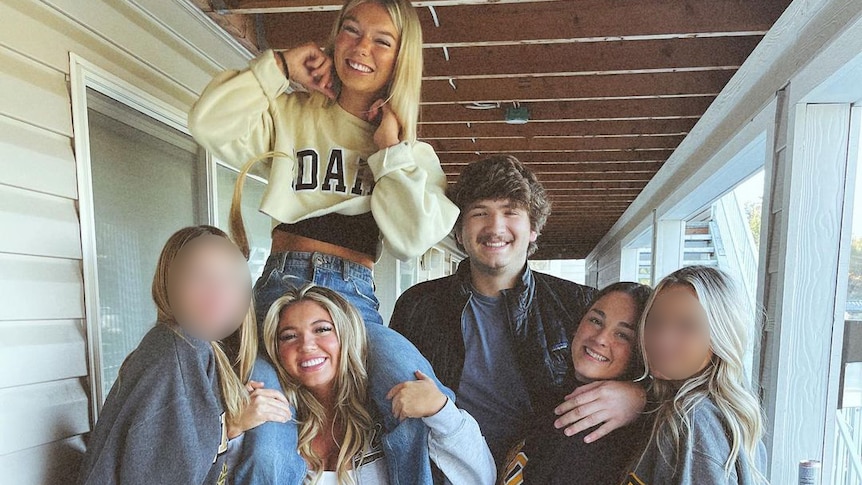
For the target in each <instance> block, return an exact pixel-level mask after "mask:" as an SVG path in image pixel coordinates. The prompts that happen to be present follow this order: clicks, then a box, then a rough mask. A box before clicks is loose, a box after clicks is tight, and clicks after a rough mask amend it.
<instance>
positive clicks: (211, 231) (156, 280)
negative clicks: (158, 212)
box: [152, 225, 257, 422]
mask: <svg viewBox="0 0 862 485" xmlns="http://www.w3.org/2000/svg"><path fill="white" fill-rule="evenodd" d="M207 235H211V236H219V237H223V238H225V239H227V240H230V238H229V237H228V235H227V234H226V233H225V232H224V231H222V230H221V229H219V228H217V227H213V226H207V225H201V226H190V227H185V228H183V229H180V230H179V231H177V232H175V233H174V234H173V235H172V236H171V237H170V238H168V241H167V242H166V243H165V246H164V248H162V252H161V254H160V255H159V261H158V263H157V264H156V272H155V275H153V285H152V295H153V303H155V305H156V319H157V321H158V324H161V325H167V326H168V327H169V328H170V329H171V330H173V331H175V332H179V331H178V327H179V323H178V322H177V321H176V318H175V317H174V315H173V312H172V311H171V306H170V303H169V301H168V277H169V273H170V269H171V265H172V264H173V262H174V260H176V258H177V255H178V254H179V252H180V250H182V249H183V248H184V247H185V246H186V245H187V244H189V243H190V242H191V241H193V240H195V239H197V238H198V237H201V236H207ZM235 335H236V336H238V337H239V338H238V340H239V342H238V343H237V345H236V348H233V349H230V350H231V354H233V355H235V359H234V361H233V362H231V360H230V358H228V356H227V353H226V352H225V349H224V347H223V346H222V343H221V342H210V345H211V346H212V349H213V354H214V355H215V361H216V370H217V371H218V376H219V386H220V388H221V393H222V399H223V400H224V405H225V408H226V410H225V411H226V413H227V418H228V421H229V422H235V420H236V419H238V418H239V416H240V414H242V411H243V409H245V407H246V406H247V405H248V403H249V395H248V391H247V390H246V388H245V384H244V383H245V382H247V381H248V379H249V377H251V370H252V366H253V365H254V360H255V358H256V357H257V323H256V321H255V314H254V305H253V304H250V305H249V309H248V311H247V312H246V315H245V317H244V318H243V321H242V324H241V325H240V327H239V329H238V330H237V333H236V334H235ZM228 338H230V337H228Z"/></svg>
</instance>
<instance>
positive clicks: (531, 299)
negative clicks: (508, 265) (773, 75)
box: [390, 260, 595, 412]
mask: <svg viewBox="0 0 862 485" xmlns="http://www.w3.org/2000/svg"><path fill="white" fill-rule="evenodd" d="M472 291H473V290H472V285H471V283H470V261H469V260H464V261H463V262H462V263H461V264H460V265H459V266H458V271H457V273H456V274H454V275H452V276H448V277H445V278H440V279H437V280H432V281H427V282H424V283H420V284H418V285H415V286H413V287H412V288H410V289H408V290H407V291H406V292H404V294H403V295H401V297H400V298H399V299H398V302H397V303H396V304H395V310H394V312H393V314H392V319H391V321H390V327H391V328H393V329H395V330H397V331H398V332H400V333H401V334H403V335H404V336H405V337H407V339H408V340H410V341H411V342H413V344H414V345H415V346H416V347H417V348H418V349H419V351H420V352H422V355H424V356H425V358H427V359H428V361H429V362H430V363H431V366H432V367H433V368H434V372H435V373H436V374H437V377H438V378H439V379H440V382H441V383H443V384H444V385H445V386H447V387H449V388H450V389H453V390H454V391H455V392H456V394H457V389H458V385H459V383H460V381H461V371H462V369H463V367H464V352H465V350H464V338H463V334H462V331H461V316H462V314H463V312H464V309H465V307H466V305H467V302H468V301H469V299H470V297H471V296H472ZM594 294H595V289H594V288H590V287H588V286H583V285H579V284H577V283H573V282H571V281H566V280H563V279H560V278H556V277H554V276H550V275H546V274H543V273H537V272H534V271H531V270H530V268H529V265H527V266H526V269H525V271H524V274H523V276H522V277H521V279H520V280H519V282H518V284H517V285H516V286H515V287H514V288H512V289H509V290H504V291H503V297H504V298H505V301H506V307H507V309H508V315H509V322H508V323H509V327H510V329H511V331H512V339H513V343H514V346H513V347H514V348H515V352H516V356H515V358H516V359H517V362H518V367H519V369H520V370H521V374H522V376H523V378H524V383H525V384H526V386H527V390H528V392H529V394H530V401H531V404H532V406H533V410H534V411H536V412H543V411H544V410H546V409H547V408H548V407H549V406H556V404H558V403H557V402H556V398H557V396H559V395H560V392H561V391H562V390H563V389H562V388H563V386H564V384H565V382H566V373H567V372H568V368H569V367H571V358H572V357H571V353H570V352H569V337H570V336H571V335H572V333H574V330H575V328H576V327H577V325H578V323H579V322H580V320H581V317H582V316H583V314H584V313H586V311H587V310H588V309H589V304H590V301H591V300H592V298H593V296H594ZM569 391H571V389H570V390H569ZM564 394H565V393H564Z"/></svg>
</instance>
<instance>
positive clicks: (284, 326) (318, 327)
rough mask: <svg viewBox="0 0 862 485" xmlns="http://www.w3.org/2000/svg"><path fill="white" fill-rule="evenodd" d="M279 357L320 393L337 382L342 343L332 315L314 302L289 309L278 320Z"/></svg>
mask: <svg viewBox="0 0 862 485" xmlns="http://www.w3.org/2000/svg"><path fill="white" fill-rule="evenodd" d="M276 335H277V338H278V358H279V361H281V365H282V366H283V367H284V369H285V370H286V371H287V373H288V375H290V376H291V377H292V378H294V379H296V380H297V381H298V382H299V383H300V385H302V386H304V387H306V388H308V389H310V390H311V392H312V393H314V394H315V395H317V396H320V395H327V394H328V393H329V392H330V391H331V390H332V387H333V385H334V384H335V376H336V369H338V363H339V355H340V352H341V342H340V341H339V340H338V335H337V334H336V333H335V325H334V324H333V323H332V317H331V316H330V315H329V312H328V311H326V309H325V308H323V307H322V306H320V305H319V304H317V303H316V302H313V301H308V300H305V301H300V302H299V303H294V304H293V305H291V306H289V307H287V308H285V309H284V310H283V311H282V312H281V318H280V320H279V322H278V331H277V334H276Z"/></svg>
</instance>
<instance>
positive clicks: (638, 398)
mask: <svg viewBox="0 0 862 485" xmlns="http://www.w3.org/2000/svg"><path fill="white" fill-rule="evenodd" d="M644 406H646V392H645V391H644V389H643V388H642V387H641V386H640V385H639V384H637V383H635V382H623V381H596V382H593V383H591V384H587V385H584V386H580V387H578V388H577V389H575V391H574V392H572V393H571V394H569V395H568V396H566V400H565V401H563V403H562V404H560V405H559V406H557V408H556V409H555V410H554V412H555V413H556V414H557V416H559V418H558V419H557V420H556V421H555V422H554V426H555V427H556V428H557V429H560V428H566V430H565V433H566V435H568V436H573V435H576V434H578V433H580V432H582V431H584V430H587V429H589V428H592V427H593V426H597V425H601V426H599V428H598V429H596V430H595V431H593V432H592V433H590V434H588V435H587V436H586V437H585V438H584V441H585V442H587V443H592V442H593V441H596V440H598V439H599V438H602V437H603V436H605V435H607V434H608V433H610V432H611V431H613V430H615V429H617V428H621V427H623V426H625V425H627V424H629V423H631V422H633V421H634V420H635V419H637V418H638V416H640V414H641V412H642V411H643V409H644Z"/></svg>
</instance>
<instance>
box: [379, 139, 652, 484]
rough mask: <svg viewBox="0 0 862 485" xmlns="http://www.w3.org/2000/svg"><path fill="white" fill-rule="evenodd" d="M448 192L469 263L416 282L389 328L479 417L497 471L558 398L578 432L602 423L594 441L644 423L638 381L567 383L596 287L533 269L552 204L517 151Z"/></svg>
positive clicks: (485, 164)
mask: <svg viewBox="0 0 862 485" xmlns="http://www.w3.org/2000/svg"><path fill="white" fill-rule="evenodd" d="M447 195H448V196H449V198H450V199H451V200H452V201H453V202H454V203H455V205H457V206H458V208H459V209H460V210H461V214H460V217H459V218H458V221H457V222H456V223H455V229H454V230H455V238H456V240H457V241H458V244H459V246H460V247H462V248H463V249H464V251H465V252H466V253H467V256H468V259H467V260H465V261H463V262H462V263H461V264H460V265H459V267H458V272H457V273H456V274H455V275H452V276H449V277H446V278H441V279H438V280H433V281H428V282H425V283H421V284H419V285H416V286H414V287H412V288H410V289H409V290H407V291H406V292H405V293H404V294H403V295H402V296H401V297H400V298H399V299H398V302H397V303H396V305H395V310H394V313H393V315H392V320H391V322H390V326H391V327H392V328H394V329H395V330H397V331H399V332H401V333H402V334H403V335H404V336H406V337H407V338H408V339H409V340H410V341H412V342H413V343H414V344H415V345H416V347H418V348H419V351H420V352H422V354H423V355H425V357H426V358H427V359H428V360H429V361H430V362H431V365H432V366H433V368H434V370H435V372H436V373H437V376H438V378H439V379H440V381H441V382H442V383H443V384H444V385H446V386H447V387H449V388H450V389H452V390H454V391H455V393H456V397H457V400H458V406H459V407H461V408H462V409H464V410H466V411H468V412H469V413H470V414H471V415H473V417H474V418H475V419H476V421H477V422H478V423H479V426H480V428H481V429H482V434H483V435H484V436H485V438H486V440H487V441H488V446H489V447H490V448H491V452H492V454H493V455H494V460H495V462H496V464H497V469H498V470H503V469H504V468H505V466H506V463H504V460H505V457H506V454H507V452H508V450H509V448H511V447H512V446H513V445H514V444H516V443H517V442H518V441H519V440H520V439H522V438H523V437H524V435H525V431H526V430H525V427H526V426H527V425H528V423H529V422H530V420H531V418H532V416H533V414H534V413H541V412H543V411H545V412H548V410H549V409H551V408H553V407H554V406H556V407H557V409H556V411H555V412H556V413H557V414H558V415H560V418H559V419H558V420H557V422H556V423H555V425H556V426H557V427H558V428H562V427H567V429H566V431H565V432H566V434H567V435H569V436H571V435H573V434H576V433H579V432H581V431H583V430H586V429H589V428H591V427H593V426H596V425H599V424H601V426H599V427H598V428H597V429H596V430H595V431H593V432H592V433H590V434H589V435H588V436H587V437H586V441H588V442H591V441H595V440H596V439H599V438H601V437H602V436H604V435H606V434H607V433H609V432H610V431H612V430H614V429H616V428H619V427H620V426H623V425H625V424H627V423H629V422H631V421H633V420H634V419H635V418H636V417H637V416H638V414H639V413H640V411H641V410H642V409H643V407H644V403H645V394H644V391H643V389H642V388H641V387H640V386H639V385H637V384H634V383H624V382H618V381H604V382H602V383H596V384H590V385H587V386H581V387H580V388H578V389H577V390H576V391H575V392H571V391H572V389H571V388H569V389H566V386H571V384H567V383H566V380H565V377H566V373H567V370H568V368H569V367H570V366H571V362H570V359H571V356H570V352H569V343H568V338H569V336H571V335H572V334H573V332H574V330H575V327H576V326H577V324H578V322H579V321H580V319H581V317H582V315H583V314H584V313H585V312H586V310H587V309H588V308H589V304H590V300H591V299H592V296H593V294H594V292H595V289H593V288H590V287H586V286H582V285H579V284H576V283H573V282H569V281H565V280H561V279H559V278H555V277H553V276H550V275H546V274H542V273H537V272H534V271H531V270H530V268H529V266H528V265H527V257H528V256H529V255H531V254H533V253H534V252H535V251H536V249H537V246H536V239H537V238H538V236H539V234H540V233H541V230H542V227H543V226H544V224H545V221H546V220H547V218H548V215H549V214H550V212H551V209H550V202H549V201H548V199H547V195H546V193H545V190H544V188H543V187H542V185H541V184H540V183H539V181H538V180H537V179H536V177H535V175H534V174H533V173H532V172H531V171H529V170H528V169H527V168H526V167H525V166H524V165H522V164H521V163H520V162H519V161H518V160H517V159H516V158H514V157H512V156H496V157H491V158H488V159H485V160H481V161H478V162H475V163H473V164H471V165H469V166H468V167H466V168H465V169H464V171H463V173H462V174H461V176H460V177H459V179H458V182H457V183H456V184H455V185H454V186H451V187H450V188H449V189H448V190H447ZM569 393H570V394H569ZM561 401H562V402H561Z"/></svg>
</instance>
